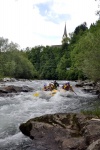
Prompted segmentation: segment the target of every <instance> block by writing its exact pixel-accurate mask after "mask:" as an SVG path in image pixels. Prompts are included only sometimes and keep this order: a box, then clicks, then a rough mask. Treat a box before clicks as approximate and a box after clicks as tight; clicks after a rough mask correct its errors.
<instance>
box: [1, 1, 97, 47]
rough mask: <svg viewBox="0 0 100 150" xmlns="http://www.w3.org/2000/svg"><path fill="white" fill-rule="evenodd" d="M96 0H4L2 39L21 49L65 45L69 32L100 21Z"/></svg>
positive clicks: (2, 4) (2, 3) (2, 7)
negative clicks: (80, 26)
mask: <svg viewBox="0 0 100 150" xmlns="http://www.w3.org/2000/svg"><path fill="white" fill-rule="evenodd" d="M97 8H98V3H97V2H96V1H95V0H0V19H1V21H0V37H3V38H8V39H9V41H13V42H14V43H17V44H19V45H20V47H21V48H22V49H23V48H26V47H34V46H38V45H43V46H46V45H59V44H61V40H62V35H63V32H64V26H65V22H66V28H67V33H71V32H73V31H74V30H75V28H76V27H77V26H78V25H80V24H82V23H83V22H86V23H87V25H88V27H89V26H90V24H91V23H93V22H94V23H95V22H96V21H97V20H98V16H96V15H95V12H96V10H97Z"/></svg>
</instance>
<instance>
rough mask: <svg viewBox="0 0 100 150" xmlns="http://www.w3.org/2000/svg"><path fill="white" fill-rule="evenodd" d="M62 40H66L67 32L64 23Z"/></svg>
mask: <svg viewBox="0 0 100 150" xmlns="http://www.w3.org/2000/svg"><path fill="white" fill-rule="evenodd" d="M62 38H63V39H64V38H67V30H66V23H65V28H64V34H63V37H62Z"/></svg>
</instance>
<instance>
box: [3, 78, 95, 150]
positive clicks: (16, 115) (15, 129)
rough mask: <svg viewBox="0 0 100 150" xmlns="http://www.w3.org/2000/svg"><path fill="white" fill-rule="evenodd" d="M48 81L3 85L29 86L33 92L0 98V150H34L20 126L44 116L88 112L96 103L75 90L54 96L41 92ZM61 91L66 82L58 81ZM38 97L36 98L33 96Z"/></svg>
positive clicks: (88, 96)
mask: <svg viewBox="0 0 100 150" xmlns="http://www.w3.org/2000/svg"><path fill="white" fill-rule="evenodd" d="M48 83H50V81H48V80H34V81H15V82H5V83H2V84H0V86H3V85H15V86H29V87H32V88H34V89H35V91H33V92H28V93H25V92H21V93H20V94H14V95H12V96H8V97H0V150H36V149H35V148H34V149H33V148H31V147H32V146H33V145H32V141H31V140H30V139H29V138H28V137H26V136H24V135H23V134H22V133H21V132H20V131H19V125H20V124H21V123H23V122H26V121H27V120H29V119H30V118H34V117H37V116H41V115H44V114H53V113H59V112H60V113H65V112H80V110H83V109H85V110H86V109H89V108H91V107H92V106H93V104H94V103H95V102H96V96H95V95H92V94H89V93H84V92H83V91H82V89H81V88H76V87H75V84H76V83H75V82H71V84H72V86H73V88H74V90H75V92H76V93H77V95H76V94H75V93H70V92H58V93H57V94H55V95H54V96H51V95H50V93H48V92H47V93H46V92H45V93H44V92H42V91H41V89H42V87H43V85H44V84H48ZM58 83H59V84H60V87H61V86H62V84H63V83H65V81H58ZM35 92H38V93H39V96H38V97H35V96H34V95H33V94H34V93H35Z"/></svg>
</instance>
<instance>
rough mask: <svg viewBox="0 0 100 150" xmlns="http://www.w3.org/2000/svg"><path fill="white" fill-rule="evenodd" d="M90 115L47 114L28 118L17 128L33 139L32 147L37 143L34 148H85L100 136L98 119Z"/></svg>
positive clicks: (41, 149)
mask: <svg viewBox="0 0 100 150" xmlns="http://www.w3.org/2000/svg"><path fill="white" fill-rule="evenodd" d="M92 117H93V116H86V115H83V114H75V113H64V114H51V115H50V114H49V115H44V116H41V117H36V118H33V119H30V120H28V121H27V122H26V123H22V124H21V125H20V126H19V129H20V131H21V132H22V133H23V134H24V135H26V136H28V137H30V138H31V139H32V140H33V145H34V147H35V145H38V148H37V146H36V147H35V148H36V150H37V149H38V150H46V149H48V150H72V149H74V150H86V149H87V148H88V147H89V145H91V144H92V143H93V142H94V141H97V140H98V139H99V138H100V120H98V119H92ZM96 150H97V149H96ZM98 150H99V149H98Z"/></svg>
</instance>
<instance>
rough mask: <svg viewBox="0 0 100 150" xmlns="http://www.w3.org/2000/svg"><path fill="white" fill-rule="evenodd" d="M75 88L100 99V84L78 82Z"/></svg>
mask: <svg viewBox="0 0 100 150" xmlns="http://www.w3.org/2000/svg"><path fill="white" fill-rule="evenodd" d="M75 86H76V87H77V88H78V87H81V88H82V89H83V91H85V92H88V93H92V94H95V95H97V97H98V98H100V82H97V83H95V82H93V81H79V82H77V83H76V85H75Z"/></svg>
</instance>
